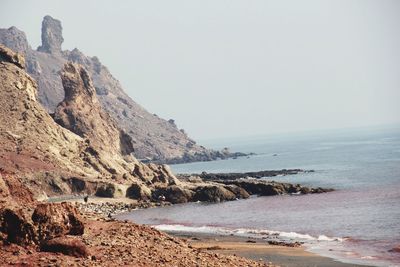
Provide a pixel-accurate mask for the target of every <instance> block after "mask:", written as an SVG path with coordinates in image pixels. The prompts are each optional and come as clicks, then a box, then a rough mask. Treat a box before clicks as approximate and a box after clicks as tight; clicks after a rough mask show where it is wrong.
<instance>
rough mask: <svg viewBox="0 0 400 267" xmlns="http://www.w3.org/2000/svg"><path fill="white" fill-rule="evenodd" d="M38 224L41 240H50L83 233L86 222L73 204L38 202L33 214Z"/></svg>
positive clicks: (34, 220)
mask: <svg viewBox="0 0 400 267" xmlns="http://www.w3.org/2000/svg"><path fill="white" fill-rule="evenodd" d="M32 221H33V222H34V224H35V225H36V226H37V228H38V230H37V232H38V238H39V240H48V239H52V238H55V237H58V236H62V235H82V234H83V232H84V224H83V221H82V218H81V216H80V215H79V214H78V212H77V210H76V208H75V207H73V206H72V205H71V204H69V203H66V202H63V203H43V204H38V205H37V207H36V209H35V211H34V212H33V214H32Z"/></svg>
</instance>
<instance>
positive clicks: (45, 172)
mask: <svg viewBox="0 0 400 267" xmlns="http://www.w3.org/2000/svg"><path fill="white" fill-rule="evenodd" d="M24 65H25V59H24V58H23V57H22V56H21V55H20V54H17V53H14V52H13V51H11V50H10V49H8V48H6V47H4V46H2V45H0V80H1V83H0V115H1V116H0V167H1V169H2V170H3V171H5V172H8V173H12V174H15V175H16V176H18V177H20V178H21V179H23V181H22V183H23V184H25V185H27V186H28V187H29V188H30V189H31V190H32V192H33V193H34V194H35V196H36V197H39V196H40V195H43V194H44V196H46V195H52V194H67V193H73V192H74V191H79V192H86V193H89V194H90V193H95V192H96V191H98V190H100V191H101V190H102V188H103V187H108V188H110V187H111V188H113V190H114V191H115V192H114V193H113V194H112V195H111V197H113V196H114V194H120V195H121V196H125V194H126V190H127V188H128V187H129V186H130V185H132V184H135V185H140V186H141V187H144V188H147V186H149V187H155V186H158V187H162V186H168V185H170V184H177V183H178V181H177V180H176V178H175V176H174V175H173V174H172V173H171V172H170V170H169V169H168V167H167V166H165V165H156V164H143V163H141V162H139V161H138V160H137V159H136V158H135V157H133V156H132V155H131V152H132V150H133V147H132V140H131V139H130V137H129V136H127V135H126V134H125V133H124V131H123V130H121V129H120V128H118V127H117V125H116V123H115V122H114V120H113V119H112V118H111V117H110V116H109V115H108V114H107V113H106V112H104V111H103V109H102V107H101V105H100V104H99V101H98V100H97V97H96V94H95V93H94V90H95V89H94V88H93V85H92V81H91V78H90V76H89V74H88V72H87V71H86V70H85V69H84V68H83V67H82V66H79V65H76V64H73V63H67V64H66V65H65V66H64V67H63V70H62V72H61V77H62V81H63V84H64V87H65V92H66V93H65V99H64V100H63V101H62V102H61V103H60V104H59V106H58V107H57V109H56V113H55V114H54V118H55V120H54V119H53V118H52V117H51V116H50V115H49V114H48V113H47V112H46V110H45V109H44V108H43V107H42V106H41V104H40V103H39V102H38V100H37V84H36V82H35V80H34V79H33V78H31V77H30V76H29V75H28V74H27V73H26V71H25V69H24ZM55 121H57V122H58V124H57V123H56V122H55Z"/></svg>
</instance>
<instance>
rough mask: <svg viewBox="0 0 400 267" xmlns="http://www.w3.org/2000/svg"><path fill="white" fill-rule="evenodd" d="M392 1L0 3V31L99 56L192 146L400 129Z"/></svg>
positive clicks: (399, 41) (398, 25)
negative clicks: (60, 39)
mask: <svg viewBox="0 0 400 267" xmlns="http://www.w3.org/2000/svg"><path fill="white" fill-rule="evenodd" d="M399 14H400V1H397V0H374V1H372V0H303V1H298V0H292V1H289V0H279V1H278V0H276V1H271V0H252V1H245V0H241V1H239V0H229V1H228V0H202V1H190V0H181V1H177V0H169V1H163V0H159V1H152V0H149V1H100V0H86V1H77V0H68V1H66V0H65V1H64V0H63V1H61V0H60V1H54V0H35V1H33V0H31V1H29V0H25V1H22V0H20V1H16V0H1V1H0V28H8V27H10V26H16V27H18V28H19V29H20V30H23V31H24V32H25V33H26V34H27V37H28V41H29V42H30V44H31V46H32V47H33V48H36V47H37V46H39V45H40V42H41V41H40V28H41V21H42V18H43V17H44V16H45V15H51V16H52V17H54V18H57V19H59V20H61V22H62V25H63V36H64V39H65V41H64V43H63V49H68V50H72V49H73V48H75V47H77V48H78V49H79V50H81V51H83V52H84V53H85V54H87V55H90V56H97V57H98V58H99V59H100V61H101V62H102V63H103V64H104V65H105V66H107V67H108V68H109V70H110V71H111V73H112V74H113V75H114V76H115V77H116V78H117V79H118V80H119V81H120V82H121V84H122V85H123V88H124V89H125V90H126V92H127V93H128V94H129V95H130V96H131V97H132V98H133V99H134V100H135V101H136V102H138V103H139V104H141V105H142V106H144V107H145V108H146V109H147V110H148V111H150V112H151V113H156V114H158V115H159V116H160V117H163V118H165V119H170V118H173V119H175V121H176V123H177V125H178V127H179V128H184V129H185V130H186V132H188V134H189V135H190V136H191V137H193V138H195V139H208V138H223V137H234V136H249V135H260V134H261V135H262V134H273V133H283V132H297V131H312V130H317V129H318V130H319V129H335V128H346V127H360V126H370V125H385V124H399V123H400V103H399V102H400V15H399Z"/></svg>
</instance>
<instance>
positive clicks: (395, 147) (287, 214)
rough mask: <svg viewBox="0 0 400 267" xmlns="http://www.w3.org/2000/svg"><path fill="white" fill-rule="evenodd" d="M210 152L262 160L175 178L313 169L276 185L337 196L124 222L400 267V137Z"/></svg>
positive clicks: (380, 132)
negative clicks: (281, 243)
mask: <svg viewBox="0 0 400 267" xmlns="http://www.w3.org/2000/svg"><path fill="white" fill-rule="evenodd" d="M208 145H209V146H212V147H214V148H222V147H225V146H228V147H230V148H231V149H232V150H234V151H242V152H255V153H257V155H256V156H252V157H250V158H246V157H243V158H238V159H230V160H221V161H214V162H200V163H191V164H179V165H172V166H171V167H172V169H173V170H174V172H176V173H200V172H202V171H207V172H245V171H258V170H268V169H283V168H302V169H313V170H315V172H313V173H305V174H297V175H291V176H281V177H274V178H273V180H276V181H287V182H292V183H301V184H304V185H310V186H322V187H333V188H335V189H336V191H335V192H331V193H325V194H318V195H304V196H274V197H252V198H250V199H247V200H238V201H232V202H225V203H218V204H205V203H190V204H184V205H175V206H172V207H164V208H154V209H148V210H139V211H134V212H132V213H130V214H124V215H122V216H120V217H121V218H124V219H126V218H128V219H131V220H133V221H135V222H138V223H144V224H150V225H154V226H155V227H157V228H159V229H162V230H168V231H188V232H205V233H217V234H227V235H228V234H234V235H241V236H252V237H256V238H260V239H262V238H264V239H272V238H277V239H282V240H286V241H287V240H289V241H294V240H296V241H302V242H305V246H306V247H307V249H308V250H310V251H314V252H317V253H319V254H321V255H325V256H330V257H333V258H336V259H338V260H340V261H343V262H350V263H359V264H372V265H377V266H400V253H396V252H389V250H391V249H392V248H394V247H396V246H399V245H400V129H371V128H369V129H358V130H351V131H350V130H343V131H334V132H324V133H321V132H320V133H314V134H311V133H310V134H301V135H300V134H298V135H285V136H278V137H277V136H275V137H256V138H254V137H253V138H248V139H246V138H242V139H236V140H234V139H232V140H223V141H215V142H212V143H210V144H208ZM273 154H277V156H272V155H273ZM267 179H270V178H267Z"/></svg>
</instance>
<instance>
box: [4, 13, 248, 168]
mask: <svg viewBox="0 0 400 267" xmlns="http://www.w3.org/2000/svg"><path fill="white" fill-rule="evenodd" d="M41 37H42V45H41V46H39V47H38V49H37V50H34V49H32V48H31V47H30V45H29V44H28V41H27V39H26V36H25V34H24V33H23V32H22V31H20V30H18V29H17V28H15V27H11V28H9V29H0V43H2V44H4V45H6V46H7V47H9V48H11V49H13V50H15V51H17V52H20V53H22V54H23V55H25V57H26V68H27V72H28V73H29V74H30V75H31V76H32V77H33V78H35V79H36V80H37V81H38V100H39V102H40V103H41V104H42V105H43V106H44V107H45V109H46V110H47V111H48V112H49V113H53V112H54V111H55V109H56V108H57V106H58V104H59V103H60V102H61V101H62V100H63V99H64V90H63V85H62V82H61V79H60V77H59V75H58V73H59V71H60V70H61V69H62V68H63V66H64V64H65V63H66V62H68V61H72V62H75V63H78V64H81V65H82V66H83V67H84V68H85V69H86V70H87V71H88V74H89V75H90V76H91V77H92V80H93V87H94V89H95V93H96V95H97V97H98V100H99V103H100V105H101V107H102V108H103V109H104V111H105V112H107V113H108V114H109V115H110V116H111V117H112V118H113V119H114V120H115V122H116V123H117V125H118V126H119V127H120V128H121V129H123V130H124V132H125V134H126V136H129V139H131V143H132V147H133V149H134V155H135V156H136V157H137V158H139V159H146V160H147V161H153V162H158V163H181V162H190V161H208V160H215V159H218V158H228V157H234V156H241V155H243V154H241V153H230V152H228V151H221V152H219V151H213V150H210V149H206V148H204V147H203V146H199V145H197V144H196V142H195V141H194V140H192V139H191V138H189V137H188V136H187V134H186V133H185V132H184V131H183V130H180V129H178V128H177V126H176V124H175V122H174V120H168V121H167V120H164V119H162V118H160V117H158V116H157V115H155V114H151V113H150V112H148V111H147V110H145V109H144V108H143V107H141V106H140V105H139V104H137V103H136V102H135V101H133V100H132V99H131V98H130V97H129V96H128V95H127V94H126V93H125V92H124V90H123V88H122V86H121V84H120V83H119V81H118V80H117V79H115V78H114V77H113V75H112V74H111V73H110V71H109V70H108V69H107V68H106V67H105V66H104V65H102V64H101V62H100V61H99V59H98V58H97V57H89V56H86V55H84V54H83V53H82V52H80V51H79V50H78V49H76V48H75V49H74V50H72V51H68V50H62V43H63V41H64V39H63V36H62V25H61V22H60V21H59V20H56V19H53V18H52V17H50V16H46V17H44V19H43V23H42V35H41ZM129 64H130V63H129V62H127V66H128V65H129Z"/></svg>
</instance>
